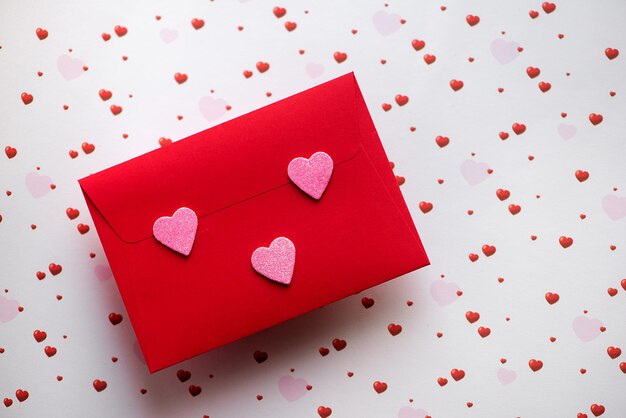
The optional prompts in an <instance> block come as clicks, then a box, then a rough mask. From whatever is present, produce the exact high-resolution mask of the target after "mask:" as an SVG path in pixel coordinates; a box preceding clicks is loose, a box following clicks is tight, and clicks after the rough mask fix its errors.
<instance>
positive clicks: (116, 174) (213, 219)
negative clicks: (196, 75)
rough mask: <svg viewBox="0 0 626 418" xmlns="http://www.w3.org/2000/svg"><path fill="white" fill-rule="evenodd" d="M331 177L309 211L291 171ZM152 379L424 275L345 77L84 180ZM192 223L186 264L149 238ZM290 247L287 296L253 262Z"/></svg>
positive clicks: (402, 209) (409, 227)
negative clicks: (312, 166)
mask: <svg viewBox="0 0 626 418" xmlns="http://www.w3.org/2000/svg"><path fill="white" fill-rule="evenodd" d="M316 151H324V152H326V153H328V154H329V155H330V156H331V157H332V158H333V160H334V163H335V166H334V171H333V175H332V178H331V180H330V183H329V184H328V188H327V189H326V191H325V193H324V196H323V197H322V198H321V199H320V200H319V201H316V200H314V199H311V198H310V197H309V196H307V195H306V194H305V193H304V192H302V191H301V190H300V189H298V188H297V187H296V186H295V185H294V184H292V183H291V182H290V181H289V178H288V176H287V166H288V164H289V162H290V161H291V160H292V159H293V158H295V157H307V158H308V157H309V156H310V155H312V154H313V153H315V152H316ZM79 183H80V186H81V188H82V190H83V193H84V195H85V199H86V201H87V205H88V207H89V210H90V212H91V215H92V217H93V220H94V224H95V226H96V228H97V231H98V235H99V236H100V239H101V241H102V246H103V247H104V250H105V253H106V256H107V259H108V261H109V264H110V266H111V270H112V271H113V275H114V277H115V280H116V282H117V285H118V287H119V289H120V293H121V295H122V298H123V300H124V304H125V306H126V309H127V311H128V314H129V317H130V320H131V322H132V325H133V328H134V330H135V333H136V335H137V340H138V342H139V345H140V347H141V349H142V351H143V354H144V357H145V359H146V362H147V364H148V367H149V369H150V371H151V372H154V371H157V370H160V369H162V368H164V367H167V366H170V365H173V364H175V363H178V362H180V361H183V360H186V359H188V358H190V357H193V356H195V355H198V354H201V353H203V352H206V351H208V350H210V349H213V348H215V347H218V346H221V345H223V344H226V343H228V342H231V341H234V340H237V339H239V338H242V337H244V336H247V335H250V334H252V333H255V332H258V331H260V330H262V329H265V328H268V327H270V326H272V325H275V324H278V323H280V322H283V321H285V320H287V319H290V318H293V317H296V316H298V315H301V314H303V313H305V312H308V311H311V310H313V309H316V308H319V307H321V306H324V305H326V304H328V303H331V302H334V301H337V300H339V299H342V298H344V297H347V296H350V295H352V294H354V293H358V292H360V291H362V290H364V289H367V288H369V287H371V286H375V285H377V284H380V283H382V282H385V281H387V280H390V279H393V278H395V277H398V276H400V275H402V274H405V273H408V272H410V271H413V270H415V269H418V268H420V267H423V266H425V265H428V264H429V261H428V258H427V256H426V253H425V252H424V248H423V247H422V244H421V242H420V239H419V236H418V233H417V230H416V229H415V226H414V224H413V221H412V219H411V216H410V214H409V211H408V209H407V207H406V204H405V202H404V200H403V198H402V195H401V193H400V189H399V188H398V185H397V182H396V179H395V176H394V175H393V173H392V171H391V169H390V167H389V162H388V160H387V157H386V155H385V152H384V150H383V148H382V145H381V143H380V139H379V138H378V135H377V133H376V129H375V127H374V124H373V122H372V120H371V117H370V115H369V112H368V110H367V107H366V105H365V102H364V100H363V97H362V95H361V92H360V90H359V88H358V85H357V83H356V79H355V78H354V75H353V74H352V73H350V74H347V75H344V76H342V77H339V78H337V79H334V80H331V81H329V82H327V83H324V84H322V85H319V86H317V87H314V88H312V89H309V90H306V91H304V92H302V93H299V94H296V95H294V96H291V97H288V98H286V99H284V100H281V101H279V102H276V103H274V104H271V105H269V106H266V107H263V108H261V109H258V110H256V111H253V112H251V113H249V114H246V115H244V116H241V117H239V118H236V119H233V120H231V121H228V122H226V123H223V124H221V125H218V126H216V127H213V128H211V129H208V130H205V131H203V132H200V133H197V134H195V135H192V136H190V137H188V138H186V139H183V140H180V141H177V142H175V143H173V144H171V145H168V146H166V147H164V148H161V149H157V150H155V151H152V152H149V153H147V154H144V155H142V156H139V157H137V158H134V159H131V160H129V161H126V162H124V163H122V164H119V165H116V166H114V167H111V168H109V169H106V170H104V171H101V172H99V173H96V174H93V175H91V176H88V177H86V178H83V179H81V180H79ZM182 206H185V207H188V208H191V209H193V210H194V211H195V212H196V214H197V215H198V218H199V222H198V232H197V235H196V240H195V242H194V246H193V249H192V251H191V254H190V255H189V257H185V256H182V255H180V254H178V253H176V252H174V251H172V250H170V249H168V248H167V247H165V246H163V245H161V244H160V243H159V242H157V241H156V239H155V238H154V237H153V236H152V225H153V224H154V221H155V220H156V219H158V218H159V217H161V216H170V215H171V214H172V213H173V212H174V211H175V210H176V209H178V208H179V207H182ZM278 236H285V237H288V238H289V239H290V240H292V241H293V243H294V244H295V246H296V264H295V269H294V274H293V280H292V282H291V284H290V285H289V286H282V285H279V284H276V283H273V282H271V281H269V280H267V279H265V278H263V277H261V276H260V275H259V274H257V273H256V272H255V271H254V270H253V268H252V266H251V263H250V256H251V254H252V252H253V251H254V250H255V249H256V248H258V247H260V246H267V245H269V243H270V242H271V241H272V240H273V239H274V238H276V237H278Z"/></svg>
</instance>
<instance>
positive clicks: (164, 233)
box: [152, 207, 198, 255]
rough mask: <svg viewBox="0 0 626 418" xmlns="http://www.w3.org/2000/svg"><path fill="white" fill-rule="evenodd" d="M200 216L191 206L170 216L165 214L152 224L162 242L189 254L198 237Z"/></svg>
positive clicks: (155, 235)
mask: <svg viewBox="0 0 626 418" xmlns="http://www.w3.org/2000/svg"><path fill="white" fill-rule="evenodd" d="M197 229H198V217H197V216H196V213H195V212H194V211H193V210H191V209H189V208H185V207H182V208H179V209H177V210H176V212H174V214H173V215H172V216H171V217H170V216H163V217H161V218H159V219H157V220H156V222H155V223H154V225H153V226H152V233H153V234H154V237H155V238H156V239H157V241H159V242H160V243H161V244H163V245H165V246H166V247H168V248H171V249H172V250H174V251H176V252H178V253H181V254H183V255H189V253H190V252H191V247H193V242H194V240H195V239H196V230H197Z"/></svg>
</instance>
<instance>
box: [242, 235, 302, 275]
mask: <svg viewBox="0 0 626 418" xmlns="http://www.w3.org/2000/svg"><path fill="white" fill-rule="evenodd" d="M295 264H296V247H295V245H293V242H291V240H290V239H289V238H285V237H278V238H276V239H275V240H274V241H272V243H271V244H270V246H269V247H259V248H257V249H256V250H254V252H253V253H252V267H254V269H255V270H256V271H257V272H258V273H259V274H261V275H263V276H265V277H267V278H268V279H270V280H273V281H275V282H279V283H283V284H289V283H291V278H292V276H293V267H294V265H295Z"/></svg>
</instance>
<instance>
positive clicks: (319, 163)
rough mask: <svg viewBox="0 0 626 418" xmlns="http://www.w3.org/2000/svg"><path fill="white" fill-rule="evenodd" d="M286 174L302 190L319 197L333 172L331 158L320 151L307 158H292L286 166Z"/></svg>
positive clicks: (313, 196) (315, 197)
mask: <svg viewBox="0 0 626 418" xmlns="http://www.w3.org/2000/svg"><path fill="white" fill-rule="evenodd" d="M287 174H288V175H289V178H290V179H291V181H293V182H294V183H295V185H296V186H298V187H299V188H300V189H302V191H303V192H305V193H306V194H308V195H309V196H311V197H312V198H314V199H319V198H320V197H322V194H323V193H324V190H326V186H328V182H329V181H330V176H331V175H332V174H333V159H332V158H330V155H328V154H326V153H325V152H321V151H320V152H316V153H315V154H313V155H311V158H309V159H306V158H304V157H298V158H294V159H293V160H291V162H290V163H289V166H288V167H287Z"/></svg>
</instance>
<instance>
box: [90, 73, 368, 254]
mask: <svg viewBox="0 0 626 418" xmlns="http://www.w3.org/2000/svg"><path fill="white" fill-rule="evenodd" d="M355 86H356V80H355V78H354V75H353V74H352V73H350V74H346V75H344V76H341V77H339V78H336V79H334V80H331V81H329V82H326V83H324V84H321V85H319V86H317V87H314V88H312V89H309V90H306V91H304V92H302V93H299V94H296V95H294V96H291V97H288V98H286V99H283V100H280V101H278V102H276V103H273V104H270V105H268V106H265V107H263V108H261V109H258V110H255V111H253V112H251V113H248V114H246V115H243V116H240V117H238V118H235V119H233V120H230V121H228V122H225V123H223V124H221V125H218V126H215V127H213V128H210V129H207V130H205V131H202V132H199V133H197V134H195V135H192V136H190V137H188V138H185V139H184V140H181V141H177V142H174V143H173V144H171V145H167V146H166V147H164V148H160V149H157V150H154V151H151V152H148V153H147V154H144V155H141V156H139V157H136V158H134V159H131V160H129V161H126V162H124V163H122V164H119V165H116V166H113V167H111V168H108V169H106V170H103V171H101V172H99V173H96V174H93V175H90V176H88V177H85V178H83V179H81V180H79V183H80V186H81V188H82V190H83V193H85V194H86V195H88V196H89V198H90V199H91V201H92V202H93V203H94V205H95V206H96V207H97V209H98V210H99V211H100V213H101V214H102V215H103V217H104V218H105V219H106V220H107V222H108V223H109V224H110V225H111V227H112V228H113V230H114V231H115V232H116V234H117V235H118V236H119V237H120V239H122V240H123V241H125V242H127V243H134V242H138V241H141V240H143V239H147V238H149V237H151V236H152V225H153V224H154V221H155V220H156V219H158V218H159V217H161V216H170V215H171V214H172V213H173V212H174V211H175V210H176V209H178V208H180V207H182V206H186V207H189V208H191V209H193V210H194V211H195V212H196V214H197V215H198V217H199V218H202V217H205V216H208V215H210V214H211V213H214V212H216V211H219V210H224V209H227V208H228V207H229V206H232V205H235V204H237V203H240V202H242V201H244V200H247V199H250V198H254V197H255V196H258V195H260V194H263V193H266V192H270V191H271V190H272V189H275V188H277V187H281V186H283V185H286V184H288V183H289V178H288V176H287V165H288V164H289V162H290V161H291V160H292V159H293V158H296V157H306V158H308V157H310V156H311V155H312V154H313V153H315V152H317V151H324V152H326V153H327V154H329V155H330V156H331V157H332V158H333V161H334V163H335V165H337V164H339V163H341V162H343V161H346V160H348V159H350V158H352V157H354V156H355V155H356V154H357V152H358V151H359V149H360V148H359V143H360V133H359V128H358V123H357V115H356V100H355V94H357V90H356V88H355ZM331 181H332V180H331ZM294 187H295V186H294Z"/></svg>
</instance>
